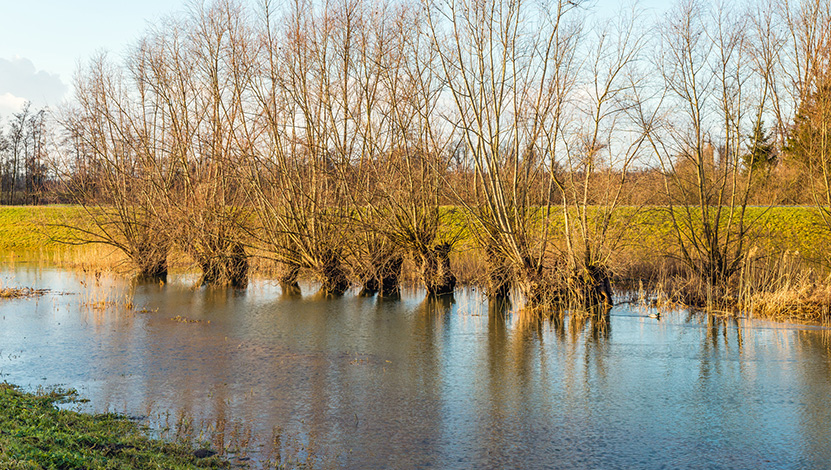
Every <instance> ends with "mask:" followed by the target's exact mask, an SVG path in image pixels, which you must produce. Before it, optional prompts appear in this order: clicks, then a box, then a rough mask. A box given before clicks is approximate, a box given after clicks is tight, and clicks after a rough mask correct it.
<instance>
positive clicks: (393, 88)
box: [352, 2, 456, 295]
mask: <svg viewBox="0 0 831 470" xmlns="http://www.w3.org/2000/svg"><path fill="white" fill-rule="evenodd" d="M382 11H383V14H377V13H376V15H375V16H374V18H375V20H374V21H373V23H372V24H371V30H370V31H369V32H370V35H369V38H368V39H369V40H367V41H364V44H366V45H367V46H369V47H366V46H364V47H362V50H364V51H367V52H369V53H370V55H368V56H364V57H363V58H362V62H363V63H364V65H363V67H362V69H363V73H362V74H360V75H359V76H358V77H357V80H356V83H357V84H359V86H360V87H361V89H363V90H365V92H366V94H367V95H369V96H374V97H375V98H376V99H375V100H374V101H373V102H372V103H369V102H367V104H368V106H366V107H365V108H364V115H365V120H364V123H365V125H364V126H362V127H361V128H359V129H358V131H359V133H360V138H361V142H362V143H363V147H362V149H363V150H362V158H361V159H360V164H359V166H358V173H357V174H358V176H359V177H360V178H359V181H360V185H358V186H357V188H358V191H357V192H354V191H353V192H352V194H354V195H355V205H356V206H357V207H360V208H361V209H360V210H359V211H356V216H357V219H358V221H359V223H360V225H361V226H363V227H365V228H366V230H365V233H369V234H372V235H370V237H376V238H375V241H374V243H371V244H369V246H368V248H369V253H370V254H372V253H373V252H374V256H371V257H370V260H371V262H370V267H369V271H370V272H373V273H375V275H373V276H370V280H371V281H373V282H374V283H375V284H376V285H377V286H378V287H379V288H381V289H380V293H382V294H383V293H384V292H383V287H384V286H385V285H386V287H388V288H390V287H392V285H393V284H395V283H397V277H398V276H399V274H400V270H401V264H402V261H403V258H402V257H403V255H409V257H410V258H411V259H412V260H413V262H414V265H415V266H416V268H417V269H418V272H419V276H420V278H421V281H422V283H423V285H424V287H425V289H426V290H427V293H428V295H445V294H451V293H452V292H453V291H454V288H455V285H456V276H455V274H454V273H453V271H452V269H451V265H450V251H451V249H452V247H453V244H454V241H455V236H454V234H453V233H450V232H449V231H448V230H445V228H446V227H448V226H449V224H448V223H447V220H446V219H447V217H448V212H447V211H446V210H442V209H441V198H442V192H443V186H444V180H445V177H446V175H447V173H448V167H449V159H450V156H451V155H452V153H451V152H449V151H448V147H449V145H448V140H449V138H450V133H449V132H447V130H446V129H445V127H446V126H442V125H441V121H440V120H439V119H436V116H437V114H438V103H439V101H440V97H441V93H442V90H443V84H442V80H440V77H438V76H436V75H435V74H434V73H433V68H434V67H435V66H436V65H437V62H436V60H437V54H436V53H435V50H434V49H433V48H432V47H431V44H430V42H429V40H428V37H427V35H426V34H425V31H424V13H423V12H422V11H421V10H420V9H419V8H418V5H416V4H413V3H406V2H402V3H390V4H388V5H387V7H386V9H384V10H382ZM367 64H372V67H371V68H367ZM370 104H371V106H369V105H370Z"/></svg>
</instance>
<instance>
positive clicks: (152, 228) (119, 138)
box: [57, 57, 170, 279]
mask: <svg viewBox="0 0 831 470" xmlns="http://www.w3.org/2000/svg"><path fill="white" fill-rule="evenodd" d="M126 86H127V85H126V84H125V83H124V76H123V75H122V73H121V72H120V71H119V69H117V68H115V67H112V66H111V65H110V64H109V62H108V61H107V60H106V58H105V57H99V58H98V59H96V60H94V61H93V62H92V63H91V64H90V65H89V67H88V69H87V70H86V71H85V72H83V73H79V75H78V77H77V78H76V83H75V97H76V100H77V102H78V107H77V108H76V109H72V110H69V111H68V112H67V113H65V115H64V116H63V118H62V124H63V125H64V128H65V129H66V131H67V132H68V133H69V140H70V141H71V142H72V144H73V146H74V149H73V151H74V153H75V155H73V157H74V158H76V160H77V159H79V158H80V159H81V160H82V161H83V162H84V163H85V173H84V174H83V175H82V176H79V175H78V171H79V169H78V168H77V166H74V165H70V164H69V162H58V164H57V169H58V171H59V172H60V175H61V177H62V180H63V182H64V185H65V186H66V188H67V189H68V190H69V194H70V197H72V199H73V200H74V201H75V202H76V203H77V204H79V205H80V206H81V207H82V208H83V209H84V211H85V212H86V214H87V215H88V216H89V217H88V220H89V221H90V222H91V224H92V227H91V228H90V227H87V226H74V227H73V228H74V229H75V230H76V231H77V236H76V237H75V238H73V239H71V240H66V241H67V242H69V243H76V244H86V243H102V244H107V245H111V246H114V247H116V248H118V249H120V250H121V251H122V252H123V253H124V254H125V255H126V256H127V257H128V258H129V260H130V261H131V263H132V265H133V266H134V267H135V268H136V269H137V270H138V276H139V277H140V278H152V279H158V278H162V279H164V278H165V277H166V276H167V271H168V268H167V254H168V250H169V247H170V244H169V242H168V239H167V237H166V236H165V235H164V234H163V231H162V229H163V224H162V220H161V214H160V211H159V208H158V201H157V200H156V199H155V197H154V196H155V192H154V191H152V184H151V182H150V177H151V172H150V170H151V168H152V167H151V166H149V165H148V158H151V157H152V155H148V154H147V153H146V151H147V150H148V149H152V148H153V144H152V143H151V142H148V140H147V139H148V138H149V137H150V136H148V135H142V130H146V128H144V127H142V126H141V124H143V123H142V122H141V117H142V115H141V113H137V112H136V109H135V107H134V106H133V104H132V101H131V99H130V97H129V93H128V91H127V90H126V88H125V87H126ZM79 155H81V157H79ZM69 172H71V173H69Z"/></svg>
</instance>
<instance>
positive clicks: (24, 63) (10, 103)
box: [0, 57, 68, 116]
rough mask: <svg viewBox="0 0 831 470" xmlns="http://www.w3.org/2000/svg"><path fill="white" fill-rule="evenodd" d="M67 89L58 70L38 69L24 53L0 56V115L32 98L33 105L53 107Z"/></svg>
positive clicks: (15, 110)
mask: <svg viewBox="0 0 831 470" xmlns="http://www.w3.org/2000/svg"><path fill="white" fill-rule="evenodd" d="M67 90H68V89H67V86H66V85H65V84H64V83H63V82H62V81H61V78H60V77H59V76H58V75H57V74H53V73H49V72H46V71H44V70H37V68H36V67H35V64H33V63H32V61H31V60H29V59H27V58H25V57H15V58H13V59H4V58H0V115H1V116H8V115H9V114H11V113H12V112H17V111H19V110H20V106H22V104H23V102H24V101H31V102H32V105H33V106H35V107H36V108H40V107H43V106H46V105H49V106H53V107H55V106H57V105H58V104H60V103H61V101H62V100H63V99H64V97H65V96H66V92H67ZM21 100H22V101H21Z"/></svg>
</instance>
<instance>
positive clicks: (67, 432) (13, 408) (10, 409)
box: [0, 383, 228, 469]
mask: <svg viewBox="0 0 831 470" xmlns="http://www.w3.org/2000/svg"><path fill="white" fill-rule="evenodd" d="M75 399H76V394H75V393H74V392H71V391H69V392H67V391H52V392H49V393H43V394H31V393H25V392H22V391H21V390H20V389H19V388H17V387H15V386H13V385H9V384H7V383H2V384H0V469H42V468H47V469H159V468H166V469H195V468H226V467H228V465H227V463H225V462H224V461H222V460H220V459H218V458H217V457H216V456H212V457H207V458H198V457H197V455H200V452H198V451H195V449H194V448H193V447H191V446H188V445H183V444H177V443H171V442H166V441H162V440H158V439H151V438H150V437H148V436H147V433H146V431H145V430H144V429H142V428H141V427H140V426H139V425H138V424H136V423H135V422H133V421H131V420H129V419H127V418H125V417H123V416H120V415H115V414H112V413H106V414H86V413H78V412H75V411H70V410H62V409H59V408H58V407H57V406H56V405H57V404H58V403H63V402H67V401H73V400H75Z"/></svg>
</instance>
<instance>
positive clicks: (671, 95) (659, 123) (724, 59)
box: [641, 0, 770, 303]
mask: <svg viewBox="0 0 831 470" xmlns="http://www.w3.org/2000/svg"><path fill="white" fill-rule="evenodd" d="M734 11H735V8H732V7H731V5H728V4H720V5H715V6H712V7H710V6H709V5H705V4H703V3H700V2H697V1H695V0H691V1H684V2H682V3H681V4H679V6H678V7H677V8H676V9H675V10H673V11H671V12H670V13H669V14H668V16H667V17H666V18H665V20H664V23H662V25H661V26H660V44H659V53H658V54H657V61H656V66H657V69H656V70H657V72H658V73H659V74H660V75H659V76H660V77H661V81H660V82H659V83H658V87H660V88H661V92H660V95H659V96H660V98H658V99H657V101H658V102H657V104H656V105H655V107H654V108H653V110H652V111H650V112H649V114H648V115H647V113H643V114H642V115H641V116H642V118H643V124H644V128H645V130H646V132H647V136H648V139H649V143H650V146H651V148H652V150H653V151H654V153H655V155H656V157H657V158H658V160H659V162H660V164H661V168H662V171H663V173H664V177H665V197H666V198H667V204H668V211H669V217H670V218H671V220H672V223H673V227H674V234H675V239H676V243H677V247H678V250H679V252H678V253H676V255H677V256H679V257H680V259H681V260H682V261H683V262H684V263H685V264H686V265H687V266H688V267H689V269H691V271H692V272H693V273H694V274H696V275H697V276H698V277H699V278H700V279H701V280H702V281H703V282H704V286H705V287H706V291H705V292H701V291H699V292H695V293H691V295H692V296H693V297H695V298H690V299H687V300H688V301H691V302H694V303H698V302H702V303H703V302H710V301H711V300H719V299H720V298H721V297H722V296H723V295H726V290H725V289H726V288H727V287H728V285H729V282H730V281H731V279H732V277H733V275H734V274H735V273H736V272H737V271H738V269H739V267H740V265H741V262H742V261H743V260H744V258H745V256H746V254H747V250H748V248H749V247H748V243H747V241H748V235H749V233H750V228H751V226H750V224H749V223H748V221H747V218H746V213H747V205H748V200H749V195H750V191H751V184H750V183H751V181H752V180H753V174H752V173H753V171H752V169H751V171H748V172H746V173H742V171H741V165H740V162H741V160H740V158H741V153H742V151H743V149H744V148H745V147H746V145H745V144H746V142H747V137H748V136H749V135H750V132H749V131H750V129H752V128H753V126H754V124H758V123H759V122H760V121H761V120H762V118H763V116H764V112H765V110H766V109H767V106H768V104H769V101H770V87H769V76H768V75H766V74H765V73H763V72H764V70H759V69H758V68H754V67H753V61H752V60H751V55H750V52H749V47H748V44H749V39H748V33H747V31H748V29H749V24H748V17H747V16H746V15H743V14H741V13H738V14H736V13H733V12H734ZM643 109H644V108H641V111H642V112H643Z"/></svg>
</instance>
